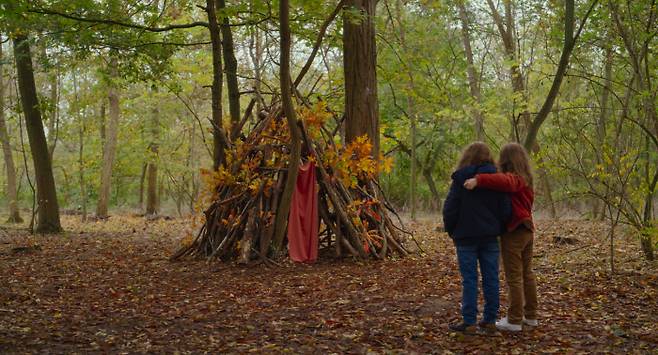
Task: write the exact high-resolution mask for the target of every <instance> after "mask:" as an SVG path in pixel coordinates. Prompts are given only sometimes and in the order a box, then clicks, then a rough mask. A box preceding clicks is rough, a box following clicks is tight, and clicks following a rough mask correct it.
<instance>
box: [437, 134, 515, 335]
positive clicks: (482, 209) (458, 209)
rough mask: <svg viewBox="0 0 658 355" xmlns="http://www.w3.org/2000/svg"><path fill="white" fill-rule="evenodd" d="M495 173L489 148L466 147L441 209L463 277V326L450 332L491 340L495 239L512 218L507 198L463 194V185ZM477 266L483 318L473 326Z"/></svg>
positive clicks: (495, 284) (453, 326) (495, 299)
mask: <svg viewBox="0 0 658 355" xmlns="http://www.w3.org/2000/svg"><path fill="white" fill-rule="evenodd" d="M495 172H496V166H495V164H494V159H493V156H492V155H491V151H490V150H489V147H488V146H487V145H486V144H484V143H482V142H475V143H472V144H470V145H468V146H467V147H466V149H464V152H463V153H462V156H461V158H460V160H459V163H458V164H457V169H456V171H455V172H454V173H453V174H452V184H451V185H450V191H449V192H448V196H447V197H446V199H445V202H444V205H443V223H444V227H445V230H446V232H448V235H449V236H450V237H451V238H452V239H453V241H454V243H455V247H456V249H457V261H458V263H459V272H460V274H461V277H462V307H461V312H462V317H463V320H462V322H459V323H456V324H450V325H449V328H450V329H451V330H453V331H459V332H463V333H466V334H475V333H476V332H477V331H478V330H479V331H480V332H483V333H486V334H495V332H496V326H495V324H496V317H497V316H498V308H499V305H500V302H499V289H498V284H499V283H498V257H499V254H500V247H499V244H498V236H499V235H501V234H502V233H503V232H504V231H505V222H506V221H507V219H509V217H510V216H511V212H512V205H511V201H510V198H509V196H507V194H505V193H501V192H497V191H493V190H485V189H478V190H472V191H471V190H467V189H465V188H464V187H463V185H464V181H466V180H467V179H469V178H471V177H473V176H475V175H476V174H492V173H495ZM478 263H479V264H480V272H481V273H482V291H483V296H484V312H483V316H482V320H481V321H480V323H478V324H477V326H476V320H477V313H478V307H477V296H478V269H477V267H478Z"/></svg>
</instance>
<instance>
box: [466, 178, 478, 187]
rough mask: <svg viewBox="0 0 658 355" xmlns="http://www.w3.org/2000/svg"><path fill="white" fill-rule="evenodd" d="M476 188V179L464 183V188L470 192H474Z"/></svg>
mask: <svg viewBox="0 0 658 355" xmlns="http://www.w3.org/2000/svg"><path fill="white" fill-rule="evenodd" d="M476 186H478V179H476V178H470V179H468V180H466V181H464V188H466V189H468V190H473V189H474V188H475V187H476Z"/></svg>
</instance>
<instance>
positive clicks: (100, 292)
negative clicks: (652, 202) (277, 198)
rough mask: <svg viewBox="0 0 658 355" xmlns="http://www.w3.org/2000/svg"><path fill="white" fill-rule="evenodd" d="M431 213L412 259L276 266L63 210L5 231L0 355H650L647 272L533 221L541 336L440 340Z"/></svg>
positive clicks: (440, 256)
mask: <svg viewBox="0 0 658 355" xmlns="http://www.w3.org/2000/svg"><path fill="white" fill-rule="evenodd" d="M436 220H437V219H436V218H433V219H427V220H426V221H421V222H418V223H415V224H413V225H411V228H412V229H414V230H415V232H416V237H417V239H418V240H419V241H420V244H421V246H422V247H423V248H424V249H425V253H424V254H419V255H416V256H414V257H409V258H406V259H401V260H389V261H385V262H375V261H373V262H367V263H360V262H355V261H352V260H341V261H336V260H331V259H330V258H328V257H325V258H324V259H323V260H321V261H320V262H318V263H317V264H315V265H297V264H292V263H289V262H282V263H281V266H275V267H267V266H265V265H258V266H252V267H241V266H237V265H227V264H221V263H206V262H200V261H194V262H192V261H186V262H177V263H170V262H169V261H167V257H168V256H169V255H171V253H172V252H173V250H175V248H176V247H177V246H178V245H179V242H180V239H181V237H182V235H183V234H184V233H183V230H184V229H185V228H186V226H187V225H186V222H185V221H182V220H172V221H165V220H156V221H145V220H144V219H142V218H137V217H120V216H116V217H112V218H111V219H110V220H109V221H107V222H89V223H85V224H81V223H79V222H77V218H76V217H66V218H65V219H64V225H65V228H66V230H67V231H68V232H66V233H65V234H63V235H58V236H34V237H30V236H27V234H26V233H24V232H20V231H18V230H16V229H13V228H12V227H9V226H4V227H2V229H1V230H0V353H23V352H44V351H48V352H54V353H71V352H79V353H88V352H98V353H107V352H113V353H114V352H167V353H171V352H180V353H188V352H193V353H200V352H211V353H217V352H222V353H246V352H258V353H262V352H270V353H279V352H285V351H291V352H294V353H330V352H335V353H348V352H349V353H474V352H482V353H490V352H492V351H500V352H504V353H519V354H521V353H523V354H525V353H554V352H560V353H562V352H565V351H567V352H572V353H580V352H582V353H590V352H615V353H656V349H657V347H658V326H657V323H656V320H657V319H658V302H657V299H658V298H657V291H656V289H657V285H658V279H657V278H656V271H657V267H656V264H655V263H654V264H650V263H646V262H644V261H642V258H641V255H640V254H639V252H638V249H639V248H638V246H637V244H638V243H637V241H636V240H634V239H633V238H632V237H630V236H626V237H624V236H618V237H617V239H616V255H615V256H616V266H617V269H618V270H617V274H616V275H615V276H614V277H610V273H609V271H608V270H609V257H608V255H609V251H608V247H609V242H608V241H607V239H606V237H607V229H606V227H605V225H601V224H594V223H591V222H584V221H559V222H553V221H541V222H540V223H539V232H538V233H537V235H536V253H535V254H536V257H535V259H534V260H535V262H536V263H535V265H536V272H537V275H538V277H539V294H540V303H541V304H540V308H541V318H540V323H541V325H540V327H538V328H535V329H526V330H525V331H524V332H523V333H521V334H504V335H503V336H502V337H497V338H492V337H483V336H472V337H463V336H461V335H458V334H454V333H450V332H449V331H448V328H447V324H448V323H449V322H450V321H453V320H455V319H457V318H458V317H459V296H460V285H459V275H458V272H457V270H456V266H455V262H456V259H455V256H454V247H453V246H452V244H451V243H450V242H449V240H448V238H447V237H446V236H445V234H443V233H440V232H438V231H436V227H437V225H436V224H435V223H434V222H435V221H436ZM555 237H563V238H565V237H566V238H571V239H573V240H575V244H561V243H557V242H556V240H557V238H555ZM21 247H27V248H21ZM501 297H502V303H503V305H504V304H505V303H506V302H505V291H504V289H503V290H502V291H501Z"/></svg>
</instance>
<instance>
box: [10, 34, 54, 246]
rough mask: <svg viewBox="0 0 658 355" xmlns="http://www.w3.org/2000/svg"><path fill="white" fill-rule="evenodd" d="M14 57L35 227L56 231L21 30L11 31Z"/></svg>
mask: <svg viewBox="0 0 658 355" xmlns="http://www.w3.org/2000/svg"><path fill="white" fill-rule="evenodd" d="M13 44H14V58H15V60H16V74H17V77H18V89H19V92H20V97H21V104H22V107H23V112H24V114H25V128H26V130H27V136H28V140H29V142H30V150H31V152H32V161H33V163H34V175H35V179H36V185H37V202H38V207H37V228H36V231H37V232H38V233H57V232H60V231H61V230H62V226H61V224H60V221H59V205H58V202H57V191H56V190H55V178H54V177H53V169H52V164H51V161H50V154H49V152H48V142H47V141H46V135H45V133H44V130H43V121H42V120H41V110H40V106H39V99H38V97H37V89H36V85H35V83H34V70H33V67H32V53H31V52H30V42H29V40H28V38H27V35H26V34H25V33H24V32H21V31H17V33H14V34H13Z"/></svg>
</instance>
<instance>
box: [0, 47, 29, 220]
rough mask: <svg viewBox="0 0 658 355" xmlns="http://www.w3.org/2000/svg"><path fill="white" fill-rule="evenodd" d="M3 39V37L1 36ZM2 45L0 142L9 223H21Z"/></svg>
mask: <svg viewBox="0 0 658 355" xmlns="http://www.w3.org/2000/svg"><path fill="white" fill-rule="evenodd" d="M0 39H1V38H0ZM0 42H1V41H0ZM3 60H4V58H3V55H2V46H1V45H0V142H2V155H3V157H4V161H5V170H6V172H7V190H6V191H7V200H9V206H8V209H9V218H8V219H7V222H9V223H21V222H23V219H22V218H21V215H20V211H19V209H18V191H17V187H18V185H17V183H16V166H15V165H14V156H13V155H12V153H11V143H10V142H9V132H8V131H7V125H6V123H5V80H4V79H5V71H4V65H3Z"/></svg>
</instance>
